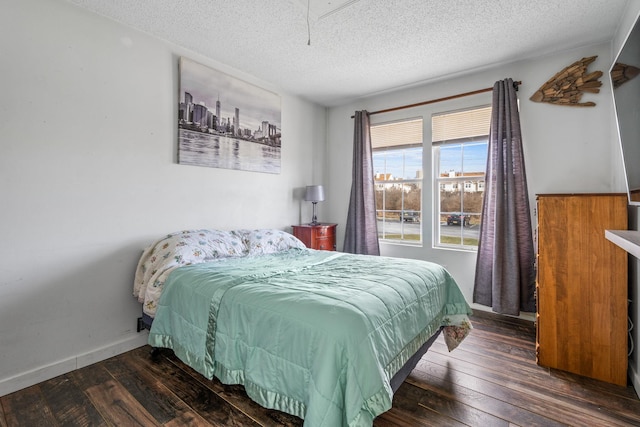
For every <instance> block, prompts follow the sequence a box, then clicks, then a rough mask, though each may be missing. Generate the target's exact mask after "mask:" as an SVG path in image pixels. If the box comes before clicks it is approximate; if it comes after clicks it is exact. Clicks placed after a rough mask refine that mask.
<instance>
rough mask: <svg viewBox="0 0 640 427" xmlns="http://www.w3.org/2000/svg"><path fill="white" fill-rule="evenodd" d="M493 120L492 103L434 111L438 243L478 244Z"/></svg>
mask: <svg viewBox="0 0 640 427" xmlns="http://www.w3.org/2000/svg"><path fill="white" fill-rule="evenodd" d="M490 120H491V107H490V106H484V107H477V108H472V109H467V110H462V111H452V112H444V113H438V114H434V115H433V116H432V120H431V125H432V156H433V157H432V158H433V183H434V185H433V188H434V212H435V215H434V233H433V236H434V246H435V247H441V248H455V249H469V250H475V249H477V247H478V238H479V228H480V217H481V210H482V199H483V197H484V187H485V170H486V165H487V150H488V139H489V136H488V135H489V123H490Z"/></svg>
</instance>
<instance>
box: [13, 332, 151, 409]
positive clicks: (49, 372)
mask: <svg viewBox="0 0 640 427" xmlns="http://www.w3.org/2000/svg"><path fill="white" fill-rule="evenodd" d="M148 335H149V334H148V333H147V332H144V331H143V332H141V333H137V334H135V335H131V336H129V337H127V338H125V339H123V340H120V341H116V342H114V343H111V344H109V345H108V346H104V347H100V348H97V349H95V350H91V351H89V352H87V353H83V354H79V355H77V356H74V357H70V358H68V359H64V360H61V361H58V362H55V363H52V364H50V365H46V366H42V367H40V368H36V369H33V370H31V371H27V372H22V373H20V374H18V375H14V376H12V377H9V378H4V379H2V380H0V397H2V396H4V395H7V394H9V393H13V392H14V391H18V390H22V389H23V388H27V387H30V386H32V385H34V384H38V383H40V382H42V381H47V380H50V379H51V378H55V377H57V376H59V375H63V374H66V373H68V372H71V371H74V370H76V369H80V368H84V367H85V366H89V365H91V364H93V363H97V362H100V361H102V360H105V359H108V358H110V357H113V356H116V355H118V354H121V353H125V352H127V351H129V350H133V349H134V348H138V347H142V346H143V345H145V344H146V343H147V340H148Z"/></svg>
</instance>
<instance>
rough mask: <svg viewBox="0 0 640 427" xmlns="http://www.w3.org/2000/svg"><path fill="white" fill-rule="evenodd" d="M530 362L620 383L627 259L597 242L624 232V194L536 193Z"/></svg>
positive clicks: (623, 359)
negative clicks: (533, 322)
mask: <svg viewBox="0 0 640 427" xmlns="http://www.w3.org/2000/svg"><path fill="white" fill-rule="evenodd" d="M537 205H538V242H537V243H538V256H537V263H538V273H537V274H538V277H537V282H536V294H537V316H536V323H537V342H536V354H537V361H538V364H539V365H541V366H546V367H550V368H556V369H560V370H564V371H568V372H573V373H575V374H579V375H583V376H586V377H590V378H595V379H598V380H602V381H607V382H610V383H614V384H618V385H626V384H627V363H628V362H627V286H628V284H627V258H628V257H627V253H626V252H625V251H624V250H622V249H621V248H619V247H617V246H616V245H614V244H613V243H611V242H610V241H608V240H607V239H606V238H605V230H606V229H616V230H626V229H627V227H628V224H627V196H626V195H625V194H540V195H538V196H537Z"/></svg>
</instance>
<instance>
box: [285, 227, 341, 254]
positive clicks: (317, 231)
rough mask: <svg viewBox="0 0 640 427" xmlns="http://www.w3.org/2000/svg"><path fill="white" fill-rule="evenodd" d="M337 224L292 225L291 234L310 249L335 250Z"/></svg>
mask: <svg viewBox="0 0 640 427" xmlns="http://www.w3.org/2000/svg"><path fill="white" fill-rule="evenodd" d="M337 226H338V224H326V223H318V224H315V225H314V224H302V225H292V226H291V228H293V235H294V236H296V237H297V238H298V239H300V240H301V241H302V243H304V244H305V245H306V246H307V247H308V248H310V249H318V250H323V251H335V250H336V227H337Z"/></svg>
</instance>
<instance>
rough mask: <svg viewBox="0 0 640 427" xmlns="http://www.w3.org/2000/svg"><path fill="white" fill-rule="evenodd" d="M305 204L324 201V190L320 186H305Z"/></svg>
mask: <svg viewBox="0 0 640 427" xmlns="http://www.w3.org/2000/svg"><path fill="white" fill-rule="evenodd" d="M304 200H306V201H307V202H321V201H323V200H324V188H322V185H307V192H306V193H305V194H304Z"/></svg>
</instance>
